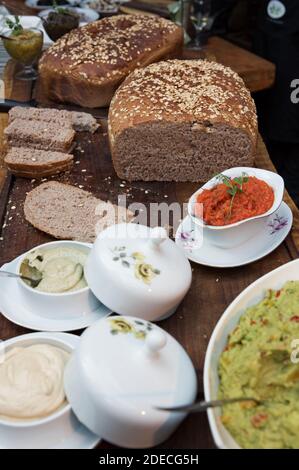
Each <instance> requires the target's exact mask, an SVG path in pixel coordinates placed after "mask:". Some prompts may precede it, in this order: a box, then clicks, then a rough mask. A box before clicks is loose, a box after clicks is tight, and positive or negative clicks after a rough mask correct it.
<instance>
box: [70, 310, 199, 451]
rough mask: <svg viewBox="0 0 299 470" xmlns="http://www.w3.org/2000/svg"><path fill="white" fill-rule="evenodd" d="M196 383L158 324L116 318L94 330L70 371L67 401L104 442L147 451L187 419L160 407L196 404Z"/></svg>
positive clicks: (179, 351) (85, 337)
mask: <svg viewBox="0 0 299 470" xmlns="http://www.w3.org/2000/svg"><path fill="white" fill-rule="evenodd" d="M196 384H197V381H196V374H195V370H194V367H193V365H192V363H191V360H190V358H189V357H188V355H187V353H186V352H185V350H184V349H183V348H182V346H181V345H180V344H179V343H178V342H177V341H176V340H175V339H174V338H173V337H172V336H170V335H169V334H168V333H166V332H165V331H164V330H162V329H161V328H159V327H158V326H157V325H154V324H152V323H149V322H148V321H146V320H140V319H139V318H134V317H122V316H112V317H109V318H105V319H102V320H99V321H98V322H96V323H94V324H93V325H92V326H91V327H89V328H88V329H87V330H85V332H84V333H83V335H82V336H81V338H80V343H79V345H78V347H77V349H76V351H74V353H73V354H72V356H71V358H70V360H69V362H68V364H67V365H66V368H65V376H64V386H65V392H66V396H67V399H68V401H69V403H70V404H71V406H72V409H73V411H74V412H75V414H76V416H77V417H78V419H79V420H80V421H81V422H82V423H83V424H84V425H85V426H86V427H87V428H88V429H89V430H90V431H92V432H94V433H95V434H96V435H98V436H100V437H102V438H103V439H105V440H107V441H109V442H111V443H113V444H116V445H119V446H122V447H129V448H146V447H152V446H155V445H158V444H160V443H161V442H163V441H164V440H165V439H167V438H168V437H169V436H170V434H171V433H172V432H173V431H174V430H175V429H176V427H177V426H178V425H179V424H180V422H181V421H182V420H183V418H184V417H185V414H184V413H177V412H176V413H170V412H166V411H160V410H157V409H156V407H171V406H178V405H183V404H188V403H192V402H193V401H194V399H195V397H196V392H197V385H196Z"/></svg>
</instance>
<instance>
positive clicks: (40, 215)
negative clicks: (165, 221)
mask: <svg viewBox="0 0 299 470" xmlns="http://www.w3.org/2000/svg"><path fill="white" fill-rule="evenodd" d="M24 213H25V218H26V220H27V221H28V222H30V223H31V224H32V225H33V226H34V227H36V228H38V229H39V230H42V231H43V232H46V233H48V234H50V235H52V236H53V237H55V238H58V239H63V240H77V241H83V242H93V241H94V240H95V238H96V236H97V234H98V233H99V232H101V231H102V230H104V229H105V228H107V227H109V226H110V225H113V224H115V223H122V222H129V221H131V220H132V218H133V213H132V212H130V211H128V210H127V209H126V208H124V207H120V206H115V205H113V204H111V203H110V202H104V201H102V200H101V199H97V198H96V197H94V196H93V195H92V194H91V193H89V192H87V191H84V190H82V189H79V188H76V187H74V186H71V185H68V184H63V183H59V182H57V181H49V182H47V183H43V184H41V185H40V186H38V187H37V188H35V189H33V190H32V191H30V192H29V193H28V194H27V196H26V199H25V203H24Z"/></svg>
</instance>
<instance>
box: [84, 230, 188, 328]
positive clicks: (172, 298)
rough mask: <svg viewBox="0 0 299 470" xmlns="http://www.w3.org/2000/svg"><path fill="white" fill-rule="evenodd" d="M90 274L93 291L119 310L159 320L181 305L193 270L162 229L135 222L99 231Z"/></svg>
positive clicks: (87, 267)
mask: <svg viewBox="0 0 299 470" xmlns="http://www.w3.org/2000/svg"><path fill="white" fill-rule="evenodd" d="M85 278H86V280H87V283H88V286H89V287H90V289H91V291H92V292H93V293H94V295H95V296H96V297H97V298H98V299H99V300H100V301H101V302H102V303H103V304H104V305H106V306H107V307H109V308H110V309H111V310H113V311H114V312H116V313H119V314H121V315H130V316H135V317H140V318H143V319H145V320H149V321H156V320H162V319H164V318H167V317H168V316H170V315H171V314H172V313H173V312H174V311H175V310H176V308H177V307H178V305H179V304H180V302H181V301H182V299H183V298H184V296H185V295H186V293H187V291H188V289H189V287H190V284H191V278H192V273H191V267H190V263H189V261H188V260H187V259H186V257H185V255H184V253H183V251H182V250H181V249H180V248H179V247H178V246H177V245H176V244H175V243H174V242H173V241H172V240H170V239H169V238H168V237H167V233H166V231H165V230H164V229H163V228H161V227H156V228H150V227H146V226H144V225H138V224H133V223H131V224H118V225H113V226H111V227H109V228H107V229H106V230H104V231H103V232H101V233H100V235H99V236H98V238H97V240H96V242H95V244H94V245H93V247H92V249H91V252H90V254H89V257H88V259H87V262H86V265H85Z"/></svg>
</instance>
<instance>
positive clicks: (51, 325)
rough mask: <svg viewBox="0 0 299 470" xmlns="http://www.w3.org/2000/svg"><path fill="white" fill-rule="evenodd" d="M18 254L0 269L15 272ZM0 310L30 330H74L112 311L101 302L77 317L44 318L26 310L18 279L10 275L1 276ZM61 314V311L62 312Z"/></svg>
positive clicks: (14, 321) (88, 324) (11, 319)
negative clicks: (89, 311)
mask: <svg viewBox="0 0 299 470" xmlns="http://www.w3.org/2000/svg"><path fill="white" fill-rule="evenodd" d="M19 260H20V256H19V257H18V258H16V259H14V260H13V261H11V262H10V263H7V264H4V265H3V266H2V267H1V268H0V270H3V271H10V272H16V268H17V265H18V262H19ZM0 293H1V294H0V312H1V313H2V315H4V316H5V317H6V318H8V320H10V321H12V322H13V323H16V324H17V325H20V326H24V327H25V328H29V329H30V330H37V331H74V330H81V329H82V328H87V327H88V326H90V325H92V323H94V322H95V321H97V320H99V319H100V318H104V317H107V316H108V315H110V314H111V313H112V311H111V310H109V309H108V308H107V307H105V306H104V305H103V304H100V306H99V308H98V309H97V310H94V311H93V312H91V313H87V314H84V315H82V317H79V318H69V319H67V318H61V319H57V318H45V317H42V316H41V315H39V314H38V313H37V312H33V311H31V310H28V309H27V308H26V307H25V306H24V305H23V301H22V297H21V293H20V291H19V289H18V280H17V279H15V278H11V277H5V276H2V277H1V281H0ZM62 315H63V312H62Z"/></svg>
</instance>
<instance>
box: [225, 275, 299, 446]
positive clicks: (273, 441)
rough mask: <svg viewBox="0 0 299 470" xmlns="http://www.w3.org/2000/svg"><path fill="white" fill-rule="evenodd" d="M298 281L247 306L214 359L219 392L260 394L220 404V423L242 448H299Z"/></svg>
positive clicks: (289, 283)
mask: <svg viewBox="0 0 299 470" xmlns="http://www.w3.org/2000/svg"><path fill="white" fill-rule="evenodd" d="M297 339H299V281H289V282H287V283H286V284H285V286H284V287H283V288H282V289H281V290H278V291H273V290H271V291H268V293H267V295H266V297H265V299H264V300H263V301H262V302H260V303H259V304H257V305H255V306H253V307H250V308H248V309H247V311H246V312H245V314H244V315H243V316H242V317H241V319H240V322H239V324H238V326H237V327H236V328H235V329H234V331H233V332H232V333H231V335H230V336H229V339H228V344H227V347H226V349H225V351H224V352H223V353H222V355H221V357H220V361H219V379H220V386H219V397H220V398H233V397H242V396H244V397H253V398H256V399H258V400H263V403H262V404H260V405H257V404H256V403H255V402H243V403H235V404H232V405H226V406H224V407H223V408H222V417H221V419H222V423H223V424H224V426H225V427H226V428H227V429H228V431H229V432H230V433H231V434H232V436H233V437H234V439H235V440H236V441H237V442H238V444H239V445H240V446H241V447H243V448H277V449H278V448H288V449H298V448H299V364H298V363H297V364H296V363H294V362H295V361H292V360H291V355H292V352H294V349H293V348H292V342H293V341H294V340H297Z"/></svg>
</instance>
